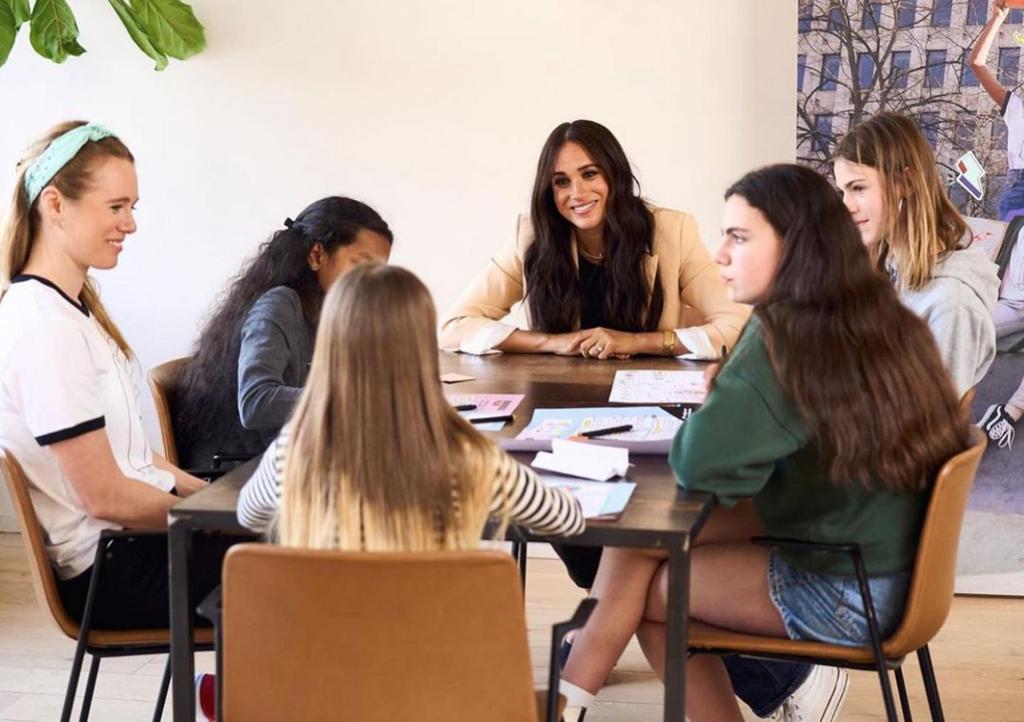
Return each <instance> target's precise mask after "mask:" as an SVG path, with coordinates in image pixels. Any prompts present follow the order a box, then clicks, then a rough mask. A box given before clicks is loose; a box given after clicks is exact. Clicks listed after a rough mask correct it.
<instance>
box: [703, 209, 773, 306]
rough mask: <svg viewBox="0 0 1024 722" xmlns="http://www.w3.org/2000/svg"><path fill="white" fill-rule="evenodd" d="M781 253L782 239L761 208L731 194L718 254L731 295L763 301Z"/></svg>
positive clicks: (736, 298)
mask: <svg viewBox="0 0 1024 722" xmlns="http://www.w3.org/2000/svg"><path fill="white" fill-rule="evenodd" d="M781 255H782V239H780V238H779V234H778V233H776V232H775V229H774V228H772V226H771V224H770V223H768V220H767V219H766V218H765V217H764V214H763V213H761V211H759V210H758V209H756V208H754V207H753V206H751V205H750V204H749V203H747V201H746V199H745V198H743V196H740V195H735V194H734V195H731V196H729V199H728V200H726V202H725V209H724V211H723V213H722V244H721V245H720V246H719V248H718V252H717V253H716V254H715V263H717V264H718V265H719V266H720V267H721V273H722V280H723V281H725V287H726V290H727V291H728V294H729V298H730V300H732V301H736V302H737V303H760V302H761V301H762V300H764V298H765V297H766V296H767V295H768V291H769V290H770V289H771V286H772V281H773V280H774V279H775V272H776V270H777V269H778V267H779V259H780V258H781Z"/></svg>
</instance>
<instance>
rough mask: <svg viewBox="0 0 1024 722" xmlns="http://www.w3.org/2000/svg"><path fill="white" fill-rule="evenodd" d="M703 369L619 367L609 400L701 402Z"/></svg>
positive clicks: (702, 400)
mask: <svg viewBox="0 0 1024 722" xmlns="http://www.w3.org/2000/svg"><path fill="white" fill-rule="evenodd" d="M706 396H707V393H706V392H705V390H704V372H703V371H696V370H686V371H641V370H636V371H616V372H615V382H614V383H613V384H612V393H611V396H610V397H609V398H608V400H609V401H610V402H612V403H618V404H702V403H704V398H705V397H706Z"/></svg>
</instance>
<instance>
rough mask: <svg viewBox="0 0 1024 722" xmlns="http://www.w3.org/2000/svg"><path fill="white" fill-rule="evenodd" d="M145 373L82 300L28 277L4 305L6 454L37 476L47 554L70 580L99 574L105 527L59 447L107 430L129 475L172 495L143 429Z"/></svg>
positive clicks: (1, 435)
mask: <svg viewBox="0 0 1024 722" xmlns="http://www.w3.org/2000/svg"><path fill="white" fill-rule="evenodd" d="M139 379H140V371H139V369H138V366H137V365H136V363H135V362H134V360H132V359H129V358H127V357H126V356H125V355H124V353H123V352H122V351H121V349H120V348H118V346H117V344H116V343H115V342H114V340H113V339H111V338H110V336H108V335H107V333H106V332H105V331H104V330H103V328H102V327H101V326H100V325H99V323H98V322H97V321H96V319H95V317H94V316H93V315H92V314H90V313H89V312H88V310H87V309H86V308H84V307H83V306H82V305H81V304H80V303H79V302H77V301H75V300H73V299H71V298H69V297H68V296H67V295H66V294H64V293H63V292H62V291H61V290H60V289H59V288H58V287H57V286H56V285H54V284H53V283H51V282H50V281H48V280H47V279H44V278H39V277H36V276H18V277H16V278H15V279H14V280H13V282H12V284H11V286H10V288H9V289H8V290H7V292H6V293H5V294H4V296H3V299H0V446H4V447H6V448H7V449H9V450H10V451H12V452H13V453H14V455H15V456H16V457H17V458H18V461H19V462H20V463H21V466H22V468H23V469H24V471H25V476H26V477H27V478H28V483H29V494H30V496H31V499H32V505H33V507H34V508H35V511H36V516H38V517H39V523H40V524H41V525H42V527H43V534H44V538H45V541H46V549H47V552H48V553H49V555H50V559H51V560H52V561H53V563H54V565H55V566H56V568H57V573H58V575H59V576H60V578H61V579H71V578H73V577H76V576H78V575H79V574H81V573H82V572H84V571H86V570H87V569H88V568H89V567H90V566H92V563H93V559H94V557H95V553H96V544H97V543H98V538H99V535H100V532H101V531H102V530H104V529H117V528H120V527H119V526H118V525H117V524H115V523H113V522H109V521H105V520H103V519H96V518H93V517H90V516H89V515H88V514H87V513H86V511H85V507H84V505H83V504H82V501H81V499H80V497H79V496H78V493H77V492H76V491H75V488H74V487H73V486H72V484H71V482H70V480H69V479H68V478H67V477H65V476H64V474H63V472H62V471H61V468H60V465H59V464H58V463H57V457H56V456H55V455H54V453H53V452H52V451H51V450H50V449H49V448H48V447H49V445H50V444H53V443H55V442H58V441H64V440H66V439H71V438H74V437H76V436H79V435H81V434H85V433H87V432H90V431H95V430H96V429H106V432H107V437H108V438H109V440H110V447H111V449H112V450H113V452H114V459H115V461H116V462H117V465H118V466H119V467H120V469H121V471H123V472H124V473H125V474H126V475H127V476H130V477H132V478H134V479H138V480H140V481H143V482H145V483H147V484H151V485H152V486H154V487H156V488H158V489H161V490H163V491H170V490H171V489H172V488H174V476H173V475H172V474H171V473H170V472H168V471H164V470H162V469H158V468H157V467H156V466H154V465H153V452H152V449H151V448H150V446H149V443H148V441H147V440H146V437H145V434H144V433H143V428H142V414H141V404H140V399H141V397H140V390H139V389H140V384H139Z"/></svg>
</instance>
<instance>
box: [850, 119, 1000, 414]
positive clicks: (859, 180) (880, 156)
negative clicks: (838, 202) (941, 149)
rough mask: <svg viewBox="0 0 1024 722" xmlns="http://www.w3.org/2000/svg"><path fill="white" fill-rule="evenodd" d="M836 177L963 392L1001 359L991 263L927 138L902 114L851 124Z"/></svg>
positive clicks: (874, 254)
mask: <svg viewBox="0 0 1024 722" xmlns="http://www.w3.org/2000/svg"><path fill="white" fill-rule="evenodd" d="M833 162H834V166H833V168H834V171H835V176H836V183H837V185H838V186H839V190H840V192H841V193H842V196H843V203H844V204H845V205H846V209H847V210H848V211H849V212H850V215H851V216H853V221H854V223H855V224H856V225H857V230H858V231H860V235H861V239H862V240H863V241H864V243H865V244H866V245H867V248H868V254H869V256H870V257H871V261H872V263H873V264H874V265H875V267H876V268H878V269H879V270H880V271H882V272H883V273H886V274H887V275H889V276H890V278H892V280H893V283H894V284H895V285H896V289H897V291H898V292H899V296H900V300H901V301H902V302H903V304H904V305H905V306H907V307H908V308H910V310H911V311H913V312H914V313H916V314H917V315H918V316H920V317H921V318H923V319H924V320H925V322H926V323H927V324H928V327H929V328H930V329H931V331H932V334H933V335H934V336H935V340H936V342H937V343H938V345H939V353H940V354H941V356H942V359H943V361H944V362H945V365H946V369H947V370H948V371H949V373H950V375H951V376H952V377H953V382H954V385H955V386H956V390H957V392H958V393H960V394H961V395H963V394H965V393H966V392H967V391H968V390H970V389H971V388H972V387H973V386H974V385H975V384H976V383H977V382H978V381H980V380H981V379H982V377H983V376H984V375H985V372H986V371H987V370H988V367H989V366H990V365H991V363H992V359H993V358H995V352H996V335H995V326H994V324H993V322H992V307H993V306H994V304H995V302H996V298H997V296H998V293H999V276H998V273H997V269H996V266H995V264H994V263H992V261H991V260H990V259H989V258H988V256H987V255H986V254H985V252H984V251H983V250H982V249H980V248H969V247H968V246H969V245H970V241H971V237H970V235H969V231H968V228H967V224H966V223H965V222H964V219H963V218H962V217H961V216H960V214H959V212H957V210H956V208H955V207H954V206H953V204H952V203H951V202H950V200H949V198H948V197H947V196H946V192H945V190H944V189H943V187H942V183H941V181H940V179H939V171H938V166H937V165H936V162H935V156H934V154H933V153H932V150H931V147H930V146H929V145H928V141H927V140H925V137H924V135H923V134H922V133H921V130H920V129H919V128H918V127H917V124H916V123H915V122H914V121H913V120H912V119H911V118H909V117H907V116H905V115H900V114H898V113H879V114H878V115H876V116H874V117H873V118H870V119H869V120H866V121H865V122H863V123H861V124H860V125H858V126H855V127H854V128H852V129H851V130H850V131H849V132H848V133H847V134H846V136H845V137H843V138H842V140H840V141H839V144H838V146H837V148H836V152H835V155H834V160H833Z"/></svg>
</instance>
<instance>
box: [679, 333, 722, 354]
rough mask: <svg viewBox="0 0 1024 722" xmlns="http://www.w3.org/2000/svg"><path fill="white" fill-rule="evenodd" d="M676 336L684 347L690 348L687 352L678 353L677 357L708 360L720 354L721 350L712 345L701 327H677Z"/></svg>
mask: <svg viewBox="0 0 1024 722" xmlns="http://www.w3.org/2000/svg"><path fill="white" fill-rule="evenodd" d="M676 338H678V339H679V343H681V344H682V345H683V346H684V347H685V348H688V349H690V351H689V353H684V354H680V355H679V358H685V359H691V360H697V361H709V360H712V359H717V358H719V357H720V356H721V355H722V350H721V349H716V348H715V347H714V344H712V343H711V338H710V337H709V336H708V334H707V331H705V330H704V329H702V328H696V327H694V328H677V329H676Z"/></svg>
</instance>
